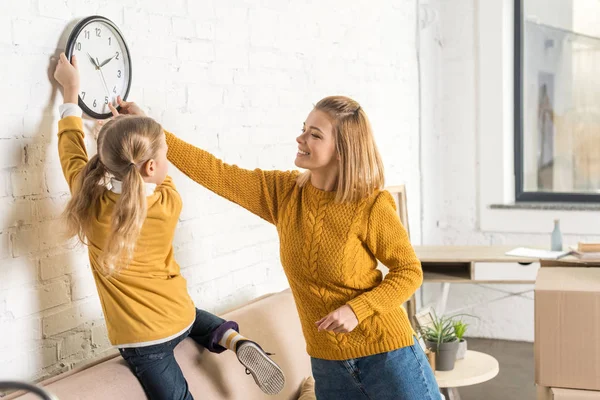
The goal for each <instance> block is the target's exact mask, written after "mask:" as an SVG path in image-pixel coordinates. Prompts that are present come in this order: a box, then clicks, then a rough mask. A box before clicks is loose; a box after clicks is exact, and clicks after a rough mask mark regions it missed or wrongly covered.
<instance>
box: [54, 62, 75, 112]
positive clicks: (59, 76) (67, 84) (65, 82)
mask: <svg viewBox="0 0 600 400" xmlns="http://www.w3.org/2000/svg"><path fill="white" fill-rule="evenodd" d="M54 79H56V81H57V82H58V83H59V84H60V85H61V86H62V87H63V92H64V99H65V103H73V104H77V102H78V96H79V66H78V63H77V57H75V55H73V57H71V62H69V60H68V59H67V56H66V55H65V53H60V57H59V59H58V63H57V64H56V69H55V70H54Z"/></svg>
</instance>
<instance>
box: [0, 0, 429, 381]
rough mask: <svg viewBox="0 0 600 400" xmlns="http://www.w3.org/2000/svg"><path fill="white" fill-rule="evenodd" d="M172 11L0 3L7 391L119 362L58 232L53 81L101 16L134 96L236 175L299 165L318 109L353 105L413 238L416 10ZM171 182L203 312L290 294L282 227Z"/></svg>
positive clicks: (130, 3) (405, 4) (202, 5)
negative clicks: (87, 364)
mask: <svg viewBox="0 0 600 400" xmlns="http://www.w3.org/2000/svg"><path fill="white" fill-rule="evenodd" d="M164 4H165V3H164V2H163V1H160V0H147V1H144V2H140V1H138V0H107V1H104V2H101V3H98V2H94V1H87V0H69V1H64V0H44V1H39V2H38V1H36V2H30V1H22V0H3V1H2V10H3V11H2V16H1V17H0V58H1V59H2V63H0V76H1V77H2V78H3V79H1V80H0V91H2V93H5V94H10V95H7V96H4V97H3V99H2V100H1V105H2V107H0V127H1V128H0V379H8V378H11V379H27V380H34V379H40V378H43V377H46V376H49V375H53V374H56V373H59V372H61V371H63V370H65V369H69V368H72V366H73V365H75V364H77V363H80V362H82V361H84V360H87V359H90V358H93V357H96V356H99V355H104V354H106V352H107V351H111V350H110V345H109V343H108V340H107V338H106V331H105V325H104V322H103V318H102V312H101V308H100V304H99V301H98V298H97V295H96V293H95V287H94V285H93V282H92V280H91V273H90V271H89V262H88V260H87V256H86V254H85V248H82V247H81V246H74V243H73V241H66V240H64V239H63V238H61V235H60V220H59V218H60V213H61V211H62V209H63V207H64V205H65V203H66V201H67V200H68V193H67V187H66V184H65V182H64V179H63V177H62V173H61V171H60V165H59V163H58V159H57V151H56V130H57V129H56V123H57V108H58V105H59V104H60V102H61V100H62V98H61V96H60V93H58V92H57V90H56V86H55V84H54V82H52V81H51V80H49V78H48V76H49V70H51V68H52V67H53V66H52V65H51V62H50V57H51V56H52V55H54V54H56V53H57V51H58V50H59V49H61V48H62V47H63V46H64V43H65V41H66V37H67V36H68V34H69V32H70V31H69V29H70V28H71V27H72V26H73V21H74V20H75V19H77V18H81V17H84V16H88V15H93V14H101V15H105V16H107V17H109V18H111V19H112V20H113V21H114V22H116V23H117V24H118V25H119V27H120V28H121V30H122V31H123V33H124V35H125V37H126V39H127V41H128V44H129V47H130V49H131V51H132V54H133V66H134V72H133V89H132V91H131V95H130V99H132V100H135V101H137V102H138V103H140V104H142V105H143V106H145V107H146V108H147V109H148V111H149V113H150V115H151V116H153V117H155V118H156V119H157V120H159V121H160V122H161V123H163V125H164V126H165V127H166V128H168V129H170V130H172V131H174V132H176V133H177V134H178V135H180V136H181V137H183V138H184V139H186V140H188V141H190V142H192V143H194V144H196V145H198V146H202V147H204V148H206V149H207V150H209V151H212V152H214V153H215V154H216V155H218V156H219V157H222V158H224V159H225V160H226V161H227V162H231V163H238V164H239V165H241V166H243V167H248V168H254V167H262V168H279V169H289V168H293V167H294V166H293V159H294V154H295V148H296V144H295V140H294V139H295V137H296V136H297V134H298V132H299V129H300V128H301V124H302V121H303V120H304V118H305V117H306V115H307V114H308V112H309V111H310V109H311V107H312V104H314V103H316V102H317V101H318V100H319V99H320V98H321V97H323V96H326V95H331V94H346V95H350V96H353V97H355V98H356V99H357V100H359V101H360V102H361V103H362V105H363V106H364V108H365V109H366V110H367V111H368V113H369V116H370V118H371V120H372V124H373V127H374V129H375V133H376V137H377V140H378V144H379V147H380V150H381V152H382V153H383V157H384V161H385V164H386V167H387V180H388V183H389V184H390V185H393V184H399V183H406V184H407V185H408V193H409V196H410V210H411V211H410V213H411V214H410V218H411V228H412V229H413V232H415V235H416V236H417V237H418V236H420V234H419V230H420V224H419V216H420V202H421V201H420V186H419V179H420V178H419V170H418V165H419V151H418V150H419V149H418V142H419V140H418V130H419V120H418V114H419V113H418V110H419V108H418V94H419V89H418V79H417V78H418V76H417V62H416V42H415V31H416V18H415V17H416V3H415V1H414V0H410V1H409V0H403V1H392V0H376V1H374V2H369V3H368V2H356V3H353V4H352V5H349V4H348V2H343V1H340V0H336V1H330V2H327V3H326V4H321V3H315V2H311V1H305V0H300V1H294V2H291V1H282V0H277V1H273V0H262V1H258V2H257V1H245V0H234V1H228V2H220V1H217V0H208V1H185V0H171V1H169V6H168V7H165V6H164ZM91 126H92V124H91V123H90V124H89V126H88V128H90V127H91ZM87 142H88V148H89V150H90V152H91V153H93V152H94V148H95V146H94V144H93V140H92V139H91V138H88V139H87ZM172 174H173V176H174V179H175V181H176V183H177V185H178V188H179V190H180V191H181V193H182V197H183V200H184V209H183V212H182V215H181V222H180V225H179V227H178V230H177V235H176V238H175V247H176V257H177V260H178V261H179V262H180V264H181V267H182V273H183V274H184V275H185V277H186V278H187V279H188V282H189V290H190V293H191V295H192V296H193V299H194V301H195V302H196V304H197V306H198V307H202V308H206V309H208V310H211V311H214V312H222V311H224V310H225V309H227V308H230V307H233V306H237V305H239V304H242V303H244V302H246V301H248V300H250V299H251V298H253V297H256V296H259V295H261V294H263V293H265V292H269V291H274V290H280V289H283V288H284V287H285V286H286V280H285V276H284V275H283V272H282V270H281V267H280V265H279V259H278V258H279V256H278V244H277V234H276V231H275V229H274V228H273V227H271V226H269V225H268V224H266V223H265V222H264V221H262V220H260V219H259V218H258V217H255V216H253V215H250V214H249V213H248V212H246V211H244V210H242V209H240V208H238V207H236V206H234V205H231V204H230V203H228V202H227V201H225V200H222V199H220V198H218V197H216V196H214V195H213V194H211V193H209V192H208V191H206V190H205V189H203V188H201V187H199V186H198V185H196V184H194V183H192V182H190V181H189V180H188V179H187V178H185V177H184V176H182V174H180V173H179V172H177V171H175V170H174V169H173V170H172Z"/></svg>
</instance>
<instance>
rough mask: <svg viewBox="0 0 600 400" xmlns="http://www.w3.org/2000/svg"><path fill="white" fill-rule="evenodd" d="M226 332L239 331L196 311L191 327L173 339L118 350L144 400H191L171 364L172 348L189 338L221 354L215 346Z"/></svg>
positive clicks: (186, 385)
mask: <svg viewBox="0 0 600 400" xmlns="http://www.w3.org/2000/svg"><path fill="white" fill-rule="evenodd" d="M228 329H234V330H236V331H239V327H238V325H237V323H235V322H233V321H225V320H224V319H221V318H219V317H217V316H216V315H214V314H211V313H209V312H206V311H202V310H199V309H196V320H195V321H194V324H193V325H192V327H191V328H190V329H189V330H187V331H186V332H184V333H183V334H182V335H180V336H178V337H176V338H175V339H172V340H169V341H168V342H165V343H161V344H156V345H152V346H144V347H132V348H124V349H123V348H120V349H119V352H120V353H121V356H122V357H123V358H124V359H125V361H126V362H127V364H128V365H129V368H130V369H131V371H132V372H133V374H134V375H135V376H136V377H137V379H138V380H139V381H140V383H141V384H142V387H143V388H144V391H145V392H146V396H148V399H150V400H192V399H193V397H192V395H191V393H190V391H189V389H188V384H187V382H186V380H185V378H184V377H183V373H182V372H181V368H180V367H179V364H177V361H175V356H174V354H173V350H174V349H175V346H177V345H178V344H179V342H181V341H182V340H183V339H185V338H186V337H188V336H189V337H191V338H192V339H194V341H195V342H196V343H198V344H199V345H200V346H203V347H205V348H206V349H208V350H209V351H210V352H212V353H221V352H223V351H225V350H226V349H225V348H224V347H222V346H221V345H219V340H221V338H222V337H223V334H224V333H225V332H226V331H227V330H228Z"/></svg>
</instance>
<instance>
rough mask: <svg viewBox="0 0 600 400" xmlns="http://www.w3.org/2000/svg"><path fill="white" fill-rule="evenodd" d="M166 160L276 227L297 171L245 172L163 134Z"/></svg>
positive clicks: (208, 187) (171, 135)
mask: <svg viewBox="0 0 600 400" xmlns="http://www.w3.org/2000/svg"><path fill="white" fill-rule="evenodd" d="M165 133H166V135H167V145H168V146H169V150H168V152H167V158H168V159H169V161H171V162H172V163H173V165H175V166H176V167H177V168H178V169H180V170H181V171H182V172H183V173H184V174H186V175H187V176H189V177H190V178H191V179H193V180H194V181H196V182H197V183H199V184H200V185H202V186H204V187H206V188H207V189H209V190H211V191H213V192H214V193H216V194H218V195H219V196H222V197H224V198H226V199H228V200H230V201H232V202H234V203H236V204H239V205H240V206H242V207H244V208H245V209H247V210H249V211H250V212H252V213H254V214H256V215H258V216H259V217H261V218H263V219H265V220H266V221H268V222H270V223H272V224H277V221H278V215H277V214H278V213H277V211H278V209H279V205H280V204H281V202H282V201H283V199H284V197H285V196H286V194H287V193H289V191H290V190H291V189H292V188H293V187H294V185H295V182H296V177H297V176H298V173H297V172H291V171H263V170H260V169H255V170H246V169H242V168H239V167H237V166H235V165H228V164H225V163H224V162H223V161H221V160H219V159H218V158H216V157H215V156H213V155H212V154H210V153H209V152H207V151H204V150H202V149H199V148H198V147H195V146H193V145H191V144H189V143H186V142H184V141H183V140H181V139H179V138H177V137H176V136H175V135H173V134H172V133H169V132H166V131H165Z"/></svg>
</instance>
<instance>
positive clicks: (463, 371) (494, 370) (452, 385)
mask: <svg viewBox="0 0 600 400" xmlns="http://www.w3.org/2000/svg"><path fill="white" fill-rule="evenodd" d="M499 371H500V367H499V366H498V360H496V359H495V358H494V357H492V356H490V355H489V354H485V353H480V352H478V351H472V350H467V353H466V354H465V358H464V359H462V360H456V363H455V365H454V369H453V370H452V371H435V380H436V381H437V383H438V386H439V387H440V389H442V394H443V395H444V396H446V400H460V394H459V393H458V390H457V389H456V388H458V387H461V386H470V385H476V384H478V383H482V382H486V381H489V380H490V379H492V378H494V377H495V376H496V375H498V372H499Z"/></svg>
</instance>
